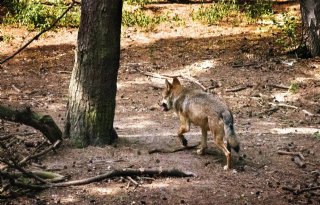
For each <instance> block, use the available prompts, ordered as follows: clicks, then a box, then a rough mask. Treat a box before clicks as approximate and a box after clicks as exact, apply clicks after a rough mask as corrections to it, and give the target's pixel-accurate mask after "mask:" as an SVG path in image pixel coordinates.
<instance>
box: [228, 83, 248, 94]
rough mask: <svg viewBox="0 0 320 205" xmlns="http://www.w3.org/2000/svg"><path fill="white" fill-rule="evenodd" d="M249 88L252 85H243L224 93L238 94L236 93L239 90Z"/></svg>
mask: <svg viewBox="0 0 320 205" xmlns="http://www.w3.org/2000/svg"><path fill="white" fill-rule="evenodd" d="M251 87H252V85H248V84H245V85H241V86H237V87H235V88H229V89H226V92H238V91H241V90H244V89H247V88H251Z"/></svg>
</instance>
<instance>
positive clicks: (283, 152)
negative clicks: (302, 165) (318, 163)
mask: <svg viewBox="0 0 320 205" xmlns="http://www.w3.org/2000/svg"><path fill="white" fill-rule="evenodd" d="M278 154H280V155H291V156H298V157H300V159H302V160H305V158H304V156H303V154H302V153H301V152H287V151H284V150H278Z"/></svg>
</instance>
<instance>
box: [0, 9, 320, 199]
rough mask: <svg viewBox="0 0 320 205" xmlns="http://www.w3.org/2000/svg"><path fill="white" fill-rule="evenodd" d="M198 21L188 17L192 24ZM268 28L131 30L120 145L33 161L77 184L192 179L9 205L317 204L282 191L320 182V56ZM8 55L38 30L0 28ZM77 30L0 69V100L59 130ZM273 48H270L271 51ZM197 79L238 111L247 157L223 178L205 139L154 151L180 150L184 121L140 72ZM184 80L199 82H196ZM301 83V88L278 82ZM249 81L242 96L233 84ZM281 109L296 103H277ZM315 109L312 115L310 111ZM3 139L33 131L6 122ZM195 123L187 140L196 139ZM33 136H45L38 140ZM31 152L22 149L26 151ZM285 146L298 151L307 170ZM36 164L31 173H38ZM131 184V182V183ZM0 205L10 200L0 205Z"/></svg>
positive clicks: (50, 37) (122, 79) (0, 52)
mask: <svg viewBox="0 0 320 205" xmlns="http://www.w3.org/2000/svg"><path fill="white" fill-rule="evenodd" d="M195 6H198V5H197V4H193V5H190V4H156V5H152V7H157V8H158V10H163V11H169V10H171V11H173V12H177V13H180V14H185V13H187V12H190V10H191V9H192V8H193V7H195ZM189 18H190V17H189ZM260 27H261V26H242V27H233V26H232V25H212V26H206V25H201V24H200V23H196V22H194V21H192V20H191V19H188V18H187V19H186V21H185V24H183V25H175V26H170V24H169V23H168V24H162V25H161V26H159V27H157V28H155V29H154V30H153V31H149V32H145V31H141V30H139V29H133V28H123V30H122V31H123V32H122V50H121V66H120V70H119V77H118V93H117V108H116V119H115V127H116V130H117V132H118V135H119V139H118V141H117V142H116V143H115V144H114V145H113V146H105V147H88V148H85V149H76V148H73V147H72V146H70V145H69V144H68V141H67V140H66V141H65V143H64V145H63V146H62V147H61V148H60V149H59V150H58V151H57V153H51V154H50V156H46V157H44V158H41V159H40V160H39V161H38V162H37V163H39V164H41V165H43V166H45V168H46V169H47V170H54V171H56V172H58V173H61V174H63V175H66V176H68V177H69V179H70V180H75V179H81V178H85V177H90V176H95V175H97V174H101V173H105V172H107V171H109V170H113V169H121V168H136V169H139V168H159V169H171V168H177V169H181V170H184V171H190V172H193V173H195V174H196V175H197V176H196V177H189V178H168V177H165V178H157V177H155V178H154V179H149V178H140V179H138V178H134V179H135V180H136V181H138V182H139V183H140V185H139V186H137V187H136V186H133V185H132V184H131V185H130V184H129V183H128V180H126V179H123V178H114V179H110V180H105V181H102V182H99V183H92V184H88V185H83V186H76V187H67V188H52V189H48V190H45V191H42V192H40V193H31V194H28V195H27V196H25V197H18V198H15V199H12V200H9V201H3V203H4V204H320V190H315V191H307V192H304V193H301V194H294V193H292V192H290V191H286V190H284V189H283V187H292V188H294V189H303V188H308V187H315V186H319V185H320V177H319V175H320V139H319V137H317V136H316V135H315V134H314V133H315V132H316V131H319V122H320V118H319V117H318V116H319V114H320V104H319V99H320V89H319V86H320V59H319V58H314V59H296V58H290V57H288V56H286V55H282V54H281V52H280V51H279V50H277V47H275V44H274V42H275V37H274V36H273V35H272V31H267V30H266V29H259V28H260ZM0 28H1V31H0V35H2V36H12V37H14V38H13V39H11V40H10V41H4V40H2V41H0V59H3V58H5V57H6V56H8V55H10V54H11V53H12V52H14V51H15V50H16V49H17V48H19V47H20V46H21V44H22V43H23V42H26V41H27V40H28V39H29V38H31V37H32V36H33V35H34V34H35V33H34V32H28V31H26V30H25V29H23V28H12V27H6V26H1V27H0ZM76 36H77V30H74V29H58V30H56V31H50V32H48V33H46V34H45V35H44V36H43V37H41V38H40V39H38V40H37V41H36V42H34V43H33V44H32V45H31V46H30V47H28V48H27V49H25V50H24V51H23V52H22V53H20V54H19V55H18V56H16V57H15V58H14V59H12V60H10V61H9V62H7V63H5V64H3V65H1V66H0V75H1V81H0V100H1V104H5V105H10V106H18V107H24V106H30V107H31V108H32V109H33V110H35V111H37V112H40V113H44V114H50V115H51V116H52V117H53V118H54V119H55V121H56V122H57V123H58V125H59V126H60V127H61V129H63V126H64V115H65V111H66V102H67V95H68V85H69V79H70V75H71V71H72V67H73V63H74V48H75V45H76ZM272 50H273V51H272ZM135 68H139V69H141V70H143V71H150V72H154V73H159V74H181V75H190V76H193V77H194V78H196V79H198V80H199V81H200V82H201V83H202V84H203V85H205V86H206V87H210V86H213V85H219V87H217V88H215V89H212V90H211V91H212V92H214V93H215V94H217V95H219V96H221V97H222V98H223V99H224V100H225V101H226V102H227V103H228V105H229V106H230V108H231V109H232V111H233V112H234V117H235V126H236V131H237V134H238V137H239V139H240V141H241V152H240V154H239V155H236V154H234V157H233V159H234V170H229V171H224V170H223V166H224V165H225V158H224V156H223V154H222V153H221V152H220V151H219V150H218V149H217V148H216V147H215V146H214V145H213V143H212V140H211V139H210V141H209V147H210V152H209V153H208V154H206V155H204V156H199V155H197V154H196V153H195V150H185V151H181V152H176V153H155V154H148V151H149V150H152V149H155V148H159V149H160V148H163V149H170V148H177V147H180V146H181V145H180V144H179V142H178V140H177V139H176V137H175V135H176V133H177V130H178V126H179V123H178V118H177V116H175V114H174V113H173V112H162V111H161V108H160V107H159V106H158V102H159V101H160V99H161V87H163V85H164V80H163V79H158V78H154V77H147V76H144V75H141V74H140V73H139V72H137V71H136V70H135ZM183 84H185V85H189V86H194V87H197V85H194V84H192V83H191V82H189V81H183ZM293 84H294V85H296V88H297V89H291V90H292V91H295V92H289V91H288V89H282V88H278V87H277V86H275V85H285V86H288V87H289V86H290V85H293ZM243 85H249V86H247V87H246V88H245V89H243V90H241V91H234V92H227V91H228V89H233V88H238V87H241V86H243ZM270 103H282V104H285V105H292V106H295V107H296V108H294V107H288V106H279V107H277V108H274V107H273V106H272V105H271V104H270ZM305 111H308V112H310V113H312V114H314V116H310V115H308V114H306V112H305ZM2 128H3V129H2V130H1V131H0V133H1V132H3V133H8V132H19V131H20V132H23V131H29V130H31V128H28V127H24V126H20V125H15V124H12V123H8V122H4V123H3V125H2ZM200 135H201V132H200V130H199V129H198V128H196V127H192V129H191V131H190V132H189V133H188V134H186V137H187V139H188V140H189V143H190V144H196V143H198V142H199V141H200ZM27 140H33V141H41V140H42V136H41V134H39V133H37V134H35V135H33V136H31V137H28V139H27ZM22 145H23V144H22ZM278 150H285V151H291V152H301V153H302V154H303V155H304V157H305V162H306V167H305V168H300V167H298V166H297V165H296V164H295V163H294V162H293V161H292V156H288V155H279V154H278V153H277V152H278ZM33 169H34V167H33ZM128 185H129V186H128ZM1 203H2V202H1Z"/></svg>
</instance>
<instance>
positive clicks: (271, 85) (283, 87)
mask: <svg viewBox="0 0 320 205" xmlns="http://www.w3.org/2000/svg"><path fill="white" fill-rule="evenodd" d="M267 86H269V87H273V88H280V89H284V90H289V86H286V85H278V84H268V85H267Z"/></svg>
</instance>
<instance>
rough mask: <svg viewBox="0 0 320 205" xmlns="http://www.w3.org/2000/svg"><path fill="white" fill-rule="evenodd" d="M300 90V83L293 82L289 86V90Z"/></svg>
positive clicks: (294, 91)
mask: <svg viewBox="0 0 320 205" xmlns="http://www.w3.org/2000/svg"><path fill="white" fill-rule="evenodd" d="M298 90H299V85H298V84H297V83H291V84H290V86H289V92H291V93H297V92H298Z"/></svg>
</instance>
